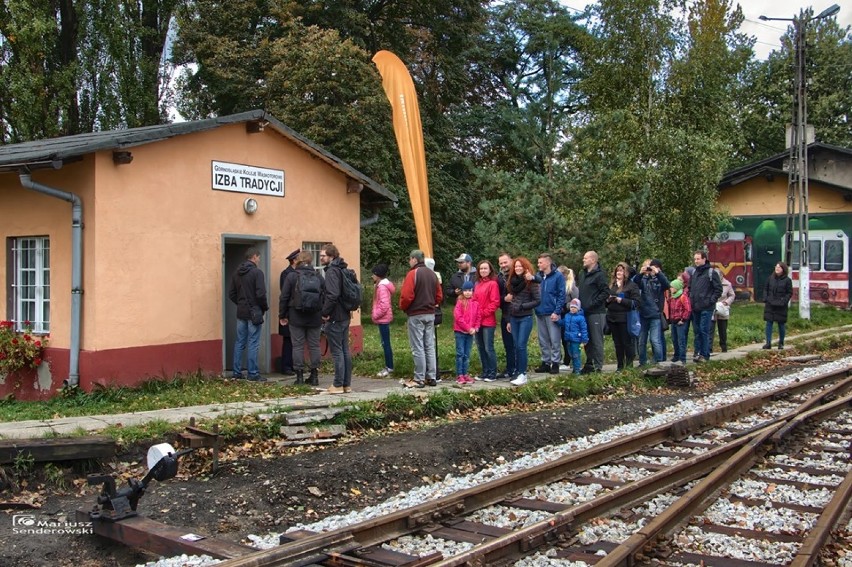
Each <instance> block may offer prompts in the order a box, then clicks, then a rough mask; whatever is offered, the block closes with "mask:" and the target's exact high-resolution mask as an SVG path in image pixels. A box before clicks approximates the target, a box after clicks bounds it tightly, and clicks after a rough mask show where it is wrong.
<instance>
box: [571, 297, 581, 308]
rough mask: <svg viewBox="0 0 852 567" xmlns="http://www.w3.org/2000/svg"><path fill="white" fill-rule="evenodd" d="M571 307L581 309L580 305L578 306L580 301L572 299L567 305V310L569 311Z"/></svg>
mask: <svg viewBox="0 0 852 567" xmlns="http://www.w3.org/2000/svg"><path fill="white" fill-rule="evenodd" d="M572 307H576V308H577V309H578V310H579V309H582V305H581V304H580V300H579V299H576V298H574V299H572V300H571V303H569V304H568V309H570V308H572Z"/></svg>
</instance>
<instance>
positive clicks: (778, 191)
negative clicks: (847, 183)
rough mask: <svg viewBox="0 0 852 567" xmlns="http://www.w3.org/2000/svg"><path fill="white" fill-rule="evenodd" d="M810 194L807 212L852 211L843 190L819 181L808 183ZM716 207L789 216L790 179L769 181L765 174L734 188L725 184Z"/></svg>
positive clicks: (741, 214) (740, 212) (743, 214)
mask: <svg viewBox="0 0 852 567" xmlns="http://www.w3.org/2000/svg"><path fill="white" fill-rule="evenodd" d="M808 195H809V197H810V199H809V207H808V211H809V213H810V214H812V215H814V214H819V213H828V212H831V213H843V212H852V202H849V201H846V200H844V199H843V195H842V194H841V193H840V192H838V191H835V190H832V189H827V188H825V187H823V186H821V185H820V184H819V182H811V183H810V184H809V186H808ZM717 206H718V207H719V209H720V210H723V211H726V212H728V213H730V214H731V215H732V216H735V217H746V216H753V215H786V214H787V178H786V177H778V176H776V177H775V179H774V180H773V181H767V180H766V179H764V178H763V177H755V178H753V179H749V180H748V181H744V182H743V183H739V184H737V185H734V186H733V187H725V188H724V189H722V190H721V191H720V192H719V200H718V205H717Z"/></svg>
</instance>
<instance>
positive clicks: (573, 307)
mask: <svg viewBox="0 0 852 567" xmlns="http://www.w3.org/2000/svg"><path fill="white" fill-rule="evenodd" d="M562 338H563V339H564V340H565V342H566V343H568V354H570V355H571V364H572V366H573V367H574V374H579V373H580V368H581V367H582V360H580V345H581V344H583V345H585V344H586V343H588V342H589V328H588V327H587V326H586V317H585V315H583V309H582V306H581V305H580V300H579V299H572V300H571V303H570V304H569V306H568V313H566V314H565V317H563V318H562Z"/></svg>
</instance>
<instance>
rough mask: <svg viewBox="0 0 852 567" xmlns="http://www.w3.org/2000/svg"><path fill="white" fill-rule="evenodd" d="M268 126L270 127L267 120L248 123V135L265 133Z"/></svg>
mask: <svg viewBox="0 0 852 567" xmlns="http://www.w3.org/2000/svg"><path fill="white" fill-rule="evenodd" d="M267 126H269V122H268V121H266V120H252V121H251V122H246V133H248V134H258V133H260V132H263V130H264V129H265V128H266V127H267Z"/></svg>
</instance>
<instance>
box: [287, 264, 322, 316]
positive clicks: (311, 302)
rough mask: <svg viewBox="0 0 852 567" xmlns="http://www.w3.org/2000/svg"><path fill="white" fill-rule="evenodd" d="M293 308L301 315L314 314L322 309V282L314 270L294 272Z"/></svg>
mask: <svg viewBox="0 0 852 567" xmlns="http://www.w3.org/2000/svg"><path fill="white" fill-rule="evenodd" d="M293 308H294V309H295V310H296V311H301V312H302V313H316V312H318V311H319V310H320V309H321V308H322V280H320V276H319V274H318V273H316V271H315V270H296V286H295V289H294V292H293Z"/></svg>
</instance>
